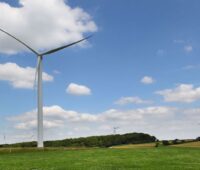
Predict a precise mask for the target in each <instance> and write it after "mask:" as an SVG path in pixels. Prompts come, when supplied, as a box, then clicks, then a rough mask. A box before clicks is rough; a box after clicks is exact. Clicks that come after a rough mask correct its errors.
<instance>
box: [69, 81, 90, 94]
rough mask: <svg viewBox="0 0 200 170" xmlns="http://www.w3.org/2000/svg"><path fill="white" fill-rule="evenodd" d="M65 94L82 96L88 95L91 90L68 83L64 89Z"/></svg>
mask: <svg viewBox="0 0 200 170" xmlns="http://www.w3.org/2000/svg"><path fill="white" fill-rule="evenodd" d="M66 92H67V93H69V94H72V95H77V96H83V95H90V94H91V90H90V88H89V87H87V86H84V85H79V84H75V83H70V84H69V85H68V87H67V89H66Z"/></svg>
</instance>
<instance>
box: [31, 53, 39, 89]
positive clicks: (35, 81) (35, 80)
mask: <svg viewBox="0 0 200 170" xmlns="http://www.w3.org/2000/svg"><path fill="white" fill-rule="evenodd" d="M39 64H40V58H39V56H37V65H36V68H35V79H34V84H33V88H36V87H37V86H36V84H37V74H38V68H39Z"/></svg>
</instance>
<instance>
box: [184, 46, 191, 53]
mask: <svg viewBox="0 0 200 170" xmlns="http://www.w3.org/2000/svg"><path fill="white" fill-rule="evenodd" d="M184 50H185V51H186V52H188V53H189V52H192V50H193V47H192V46H191V45H186V46H185V47H184Z"/></svg>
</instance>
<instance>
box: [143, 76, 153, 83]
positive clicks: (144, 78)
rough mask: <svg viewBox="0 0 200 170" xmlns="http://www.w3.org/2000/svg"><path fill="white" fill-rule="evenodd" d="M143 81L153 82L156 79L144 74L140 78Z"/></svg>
mask: <svg viewBox="0 0 200 170" xmlns="http://www.w3.org/2000/svg"><path fill="white" fill-rule="evenodd" d="M140 82H141V83H143V84H152V83H154V82H155V80H154V79H153V78H152V77H150V76H144V77H143V78H142V79H141V80H140Z"/></svg>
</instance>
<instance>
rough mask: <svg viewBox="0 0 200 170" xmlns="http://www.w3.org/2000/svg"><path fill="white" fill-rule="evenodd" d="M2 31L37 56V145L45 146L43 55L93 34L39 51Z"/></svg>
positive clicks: (39, 146)
mask: <svg viewBox="0 0 200 170" xmlns="http://www.w3.org/2000/svg"><path fill="white" fill-rule="evenodd" d="M0 31H1V32H3V33H5V34H7V35H8V36H10V37H12V38H13V39H15V40H16V41H18V42H19V43H21V44H22V45H24V46H25V47H26V48H28V49H29V50H30V51H31V52H33V53H34V54H35V55H36V56H37V66H36V73H35V75H36V76H35V80H36V77H37V107H38V109H37V112H38V115H37V119H38V126H37V128H38V129H37V130H38V134H37V147H38V148H43V147H44V142H43V98H42V60H43V57H44V56H45V55H49V54H52V53H55V52H57V51H59V50H62V49H64V48H67V47H70V46H72V45H75V44H77V43H80V42H81V41H84V40H86V39H88V38H90V37H91V36H88V37H86V38H83V39H81V40H79V41H75V42H73V43H70V44H67V45H64V46H61V47H58V48H55V49H52V50H49V51H47V52H43V53H39V52H37V51H36V50H34V49H33V48H31V47H30V46H29V45H27V44H26V43H24V42H23V41H21V40H20V39H18V38H16V37H15V36H13V35H12V34H10V33H8V32H7V31H5V30H3V29H1V28H0Z"/></svg>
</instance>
